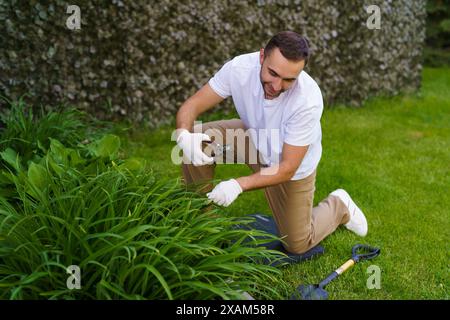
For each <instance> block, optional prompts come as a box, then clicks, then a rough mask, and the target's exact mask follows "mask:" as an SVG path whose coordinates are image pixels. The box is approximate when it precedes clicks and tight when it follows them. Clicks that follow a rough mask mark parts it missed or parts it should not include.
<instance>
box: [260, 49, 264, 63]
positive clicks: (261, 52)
mask: <svg viewBox="0 0 450 320" xmlns="http://www.w3.org/2000/svg"><path fill="white" fill-rule="evenodd" d="M263 62H264V48H261V49H259V63H260V64H261V65H262V64H263Z"/></svg>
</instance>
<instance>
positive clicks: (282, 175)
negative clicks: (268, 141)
mask: <svg viewBox="0 0 450 320" xmlns="http://www.w3.org/2000/svg"><path fill="white" fill-rule="evenodd" d="M308 147H309V146H300V147H298V146H293V145H290V144H287V143H284V144H283V150H282V159H281V162H280V163H279V164H277V165H274V166H271V167H268V168H262V169H261V171H258V172H255V173H254V174H252V175H250V176H245V177H239V178H237V179H236V181H237V182H238V183H239V185H240V186H241V188H242V190H243V191H246V190H251V189H258V188H263V187H267V186H271V185H275V184H279V183H282V182H286V181H289V180H290V179H291V178H292V177H293V176H294V174H295V172H296V171H297V169H298V167H299V166H300V164H301V163H302V161H303V158H304V157H305V154H306V151H308Z"/></svg>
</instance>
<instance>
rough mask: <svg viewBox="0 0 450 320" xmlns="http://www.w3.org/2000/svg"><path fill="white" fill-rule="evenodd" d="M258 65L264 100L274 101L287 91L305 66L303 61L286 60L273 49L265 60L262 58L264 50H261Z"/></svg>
mask: <svg viewBox="0 0 450 320" xmlns="http://www.w3.org/2000/svg"><path fill="white" fill-rule="evenodd" d="M260 63H261V73H260V78H261V84H262V86H263V89H264V98H265V99H268V100H272V99H275V98H276V97H278V96H279V95H280V94H281V93H282V92H284V91H286V90H288V89H289V88H290V87H291V86H292V85H293V84H294V82H295V80H296V79H297V77H298V75H299V74H300V72H301V71H302V70H303V67H304V66H305V61H304V60H302V61H298V62H294V61H290V60H287V59H286V58H285V57H284V56H283V55H282V54H281V52H280V49H278V48H274V49H273V50H272V52H271V53H270V55H269V56H268V57H266V58H264V49H261V50H260Z"/></svg>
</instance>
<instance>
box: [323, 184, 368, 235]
mask: <svg viewBox="0 0 450 320" xmlns="http://www.w3.org/2000/svg"><path fill="white" fill-rule="evenodd" d="M330 195H332V196H336V197H338V198H339V199H341V200H342V202H344V204H345V205H346V206H347V208H348V212H349V213H350V221H349V222H347V223H346V224H344V226H345V227H346V228H347V229H348V230H350V231H353V232H354V233H356V234H357V235H358V236H361V237H364V236H365V235H366V234H367V229H368V227H367V219H366V217H365V216H364V213H363V212H362V211H361V209H359V208H358V206H357V205H356V204H355V202H354V201H353V200H352V198H350V195H349V194H348V193H347V191H345V190H344V189H337V190H335V191H333V192H332V193H330Z"/></svg>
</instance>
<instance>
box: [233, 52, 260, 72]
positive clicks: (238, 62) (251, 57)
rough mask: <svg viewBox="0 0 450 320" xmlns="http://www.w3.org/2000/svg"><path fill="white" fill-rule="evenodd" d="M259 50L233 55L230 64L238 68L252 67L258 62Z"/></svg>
mask: <svg viewBox="0 0 450 320" xmlns="http://www.w3.org/2000/svg"><path fill="white" fill-rule="evenodd" d="M258 57H259V51H255V52H250V53H244V54H241V55H238V56H235V57H234V58H233V59H232V60H231V64H232V66H233V67H238V68H254V67H255V66H257V65H258V63H259V59H258Z"/></svg>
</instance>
